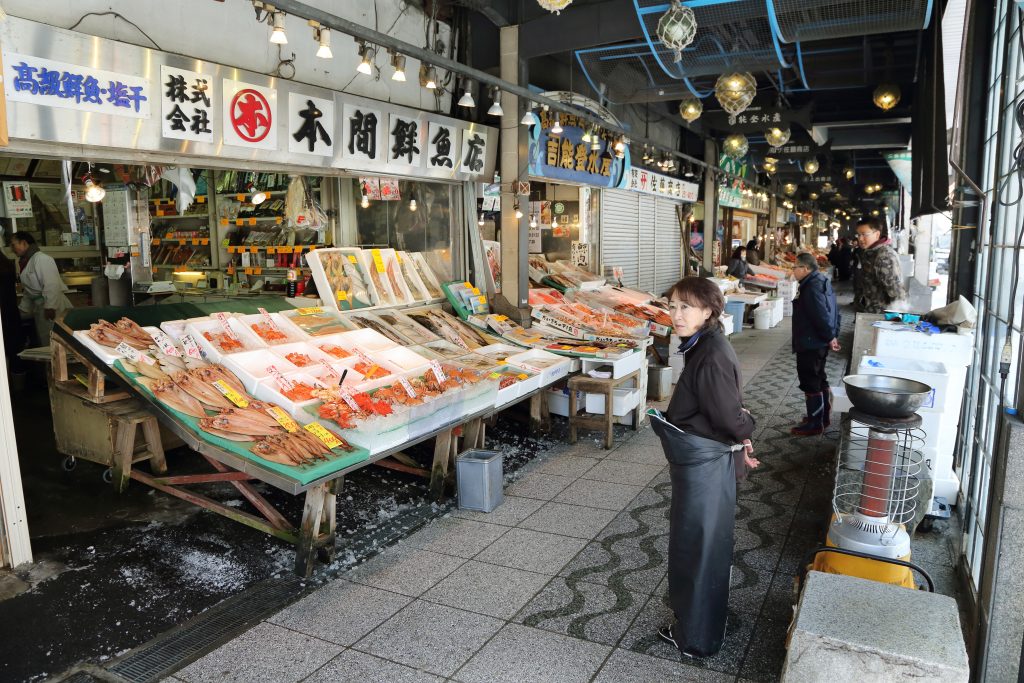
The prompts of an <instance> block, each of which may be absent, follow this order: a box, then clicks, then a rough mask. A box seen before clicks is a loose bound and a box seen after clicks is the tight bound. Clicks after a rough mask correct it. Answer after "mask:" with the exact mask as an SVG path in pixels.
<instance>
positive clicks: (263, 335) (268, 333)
mask: <svg viewBox="0 0 1024 683" xmlns="http://www.w3.org/2000/svg"><path fill="white" fill-rule="evenodd" d="M249 328H250V329H251V330H252V331H253V332H255V333H256V335H257V336H258V337H259V338H260V339H262V340H263V341H265V342H267V343H268V344H276V343H278V342H283V341H288V335H286V334H285V333H284V332H282V331H281V330H279V329H278V328H277V325H274V324H273V323H269V322H259V323H253V324H252V325H249Z"/></svg>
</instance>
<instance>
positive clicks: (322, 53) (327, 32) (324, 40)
mask: <svg viewBox="0 0 1024 683" xmlns="http://www.w3.org/2000/svg"><path fill="white" fill-rule="evenodd" d="M309 25H310V26H312V27H313V40H315V41H316V42H317V43H318V44H319V47H317V49H316V56H317V57H318V58H320V59H333V58H334V53H333V52H331V29H329V28H327V27H326V26H321V25H320V24H319V22H317V21H315V20H313V19H310V20H309Z"/></svg>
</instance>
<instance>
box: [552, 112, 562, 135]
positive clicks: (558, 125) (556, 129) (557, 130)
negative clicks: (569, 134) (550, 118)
mask: <svg viewBox="0 0 1024 683" xmlns="http://www.w3.org/2000/svg"><path fill="white" fill-rule="evenodd" d="M551 133H552V134H553V135H561V134H562V121H561V117H560V116H559V115H558V113H557V112H556V113H555V125H553V126H551Z"/></svg>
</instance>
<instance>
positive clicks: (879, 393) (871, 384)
mask: <svg viewBox="0 0 1024 683" xmlns="http://www.w3.org/2000/svg"><path fill="white" fill-rule="evenodd" d="M843 384H845V385H846V395H847V396H848V397H849V399H850V403H852V404H853V405H854V407H855V408H857V409H858V410H862V411H864V412H865V413H868V414H869V415H877V416H878V417H910V416H911V415H913V414H914V413H915V412H917V409H918V408H920V407H921V404H922V403H924V400H925V399H926V398H928V394H929V393H931V390H932V388H931V387H930V386H928V385H927V384H925V383H924V382H918V381H916V380H912V379H903V378H902V377H889V376H888V375H847V376H846V377H844V378H843Z"/></svg>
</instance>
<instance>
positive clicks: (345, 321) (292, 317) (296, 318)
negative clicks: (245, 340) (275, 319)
mask: <svg viewBox="0 0 1024 683" xmlns="http://www.w3.org/2000/svg"><path fill="white" fill-rule="evenodd" d="M311 308H316V307H311ZM319 308H321V309H322V310H321V311H320V312H319V313H315V314H311V315H301V314H299V312H298V309H295V310H291V311H280V315H281V317H282V318H284V319H285V321H287V324H288V325H291V326H292V327H293V328H295V329H297V330H298V331H299V332H301V333H303V334H304V335H308V336H309V338H311V339H317V338H319V337H324V336H327V335H330V334H339V333H340V332H349V331H351V330H354V329H356V326H355V324H354V323H353V322H352V321H351V320H349V318H348V316H347V315H345V314H344V313H342V312H340V311H335V310H332V309H329V308H323V307H322V306H321V307H319ZM312 320H320V321H326V320H330V321H332V322H333V323H335V324H336V325H337V326H338V327H341V328H342V329H340V330H333V331H330V332H321V331H318V330H317V329H316V328H315V327H311V326H309V325H307V326H305V327H303V325H301V324H300V323H302V322H308V321H312Z"/></svg>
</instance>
